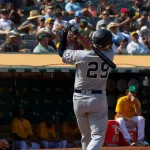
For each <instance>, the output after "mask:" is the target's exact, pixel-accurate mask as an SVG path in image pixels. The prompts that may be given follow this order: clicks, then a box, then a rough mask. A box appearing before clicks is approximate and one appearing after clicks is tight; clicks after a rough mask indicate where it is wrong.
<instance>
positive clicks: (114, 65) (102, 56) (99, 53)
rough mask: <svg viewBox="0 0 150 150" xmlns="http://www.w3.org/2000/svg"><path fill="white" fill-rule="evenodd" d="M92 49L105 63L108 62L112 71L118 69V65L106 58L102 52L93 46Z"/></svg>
mask: <svg viewBox="0 0 150 150" xmlns="http://www.w3.org/2000/svg"><path fill="white" fill-rule="evenodd" d="M91 48H92V49H93V50H94V51H95V53H96V54H97V55H98V56H99V57H100V58H101V59H102V60H103V61H104V62H106V63H107V64H108V65H109V66H110V67H111V68H112V69H115V68H116V64H115V63H113V61H111V60H110V59H109V58H108V57H107V56H105V55H104V54H103V53H102V52H101V51H100V50H98V49H97V48H96V47H94V46H93V45H91Z"/></svg>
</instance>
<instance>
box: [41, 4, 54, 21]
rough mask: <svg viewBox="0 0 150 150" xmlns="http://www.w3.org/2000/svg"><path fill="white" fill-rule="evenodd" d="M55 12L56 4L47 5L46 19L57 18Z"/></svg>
mask: <svg viewBox="0 0 150 150" xmlns="http://www.w3.org/2000/svg"><path fill="white" fill-rule="evenodd" d="M54 14H55V13H54V6H46V7H45V15H44V18H45V20H47V19H48V18H53V19H55V16H54Z"/></svg>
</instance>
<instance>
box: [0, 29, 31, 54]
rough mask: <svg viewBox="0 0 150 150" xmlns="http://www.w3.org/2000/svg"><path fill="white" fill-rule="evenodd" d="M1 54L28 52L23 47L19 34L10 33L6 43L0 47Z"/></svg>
mask: <svg viewBox="0 0 150 150" xmlns="http://www.w3.org/2000/svg"><path fill="white" fill-rule="evenodd" d="M0 51H1V52H30V50H29V49H26V48H25V47H24V44H23V42H22V40H21V39H20V35H19V33H17V32H15V31H10V32H9V33H8V34H7V36H6V41H5V42H4V43H3V44H2V45H1V46H0Z"/></svg>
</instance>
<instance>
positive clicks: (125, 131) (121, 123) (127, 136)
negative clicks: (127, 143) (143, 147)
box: [116, 118, 131, 139]
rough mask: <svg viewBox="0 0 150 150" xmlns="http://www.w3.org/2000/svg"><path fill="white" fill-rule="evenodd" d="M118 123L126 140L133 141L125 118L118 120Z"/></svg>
mask: <svg viewBox="0 0 150 150" xmlns="http://www.w3.org/2000/svg"><path fill="white" fill-rule="evenodd" d="M116 121H117V122H118V123H119V127H120V130H121V132H122V134H123V136H124V138H125V139H131V136H130V134H129V132H128V129H127V126H126V124H128V123H127V122H126V121H125V120H124V119H123V118H117V119H116Z"/></svg>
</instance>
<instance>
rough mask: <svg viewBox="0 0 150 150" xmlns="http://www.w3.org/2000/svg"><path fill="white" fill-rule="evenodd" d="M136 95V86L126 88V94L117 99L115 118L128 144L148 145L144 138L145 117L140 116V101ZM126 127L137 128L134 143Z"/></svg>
mask: <svg viewBox="0 0 150 150" xmlns="http://www.w3.org/2000/svg"><path fill="white" fill-rule="evenodd" d="M136 95H137V88H136V86H133V85H132V86H130V87H129V89H127V95H126V96H123V97H120V98H119V99H118V101H117V105H116V115H115V119H116V121H117V122H118V123H119V125H120V129H121V132H122V134H123V136H124V138H125V140H126V141H127V142H128V144H129V145H130V146H148V145H149V144H148V143H147V142H146V141H145V140H144V128H145V119H144V117H143V116H141V103H140V101H139V100H138V99H137V97H136ZM127 128H137V129H138V131H137V133H138V137H137V141H136V143H134V142H133V140H132V138H131V136H130V134H129V132H128V130H127Z"/></svg>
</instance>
